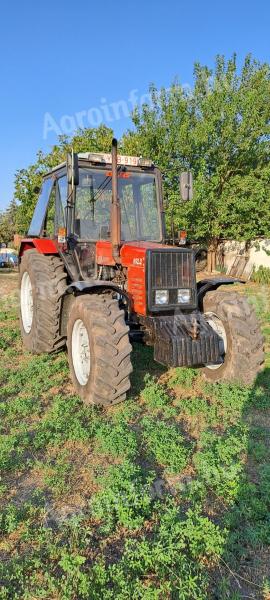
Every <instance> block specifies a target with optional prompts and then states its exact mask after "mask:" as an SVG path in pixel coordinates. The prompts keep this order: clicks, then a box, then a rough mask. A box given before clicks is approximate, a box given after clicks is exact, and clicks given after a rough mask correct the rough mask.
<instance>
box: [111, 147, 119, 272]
mask: <svg viewBox="0 0 270 600" xmlns="http://www.w3.org/2000/svg"><path fill="white" fill-rule="evenodd" d="M117 170H118V166H117V140H116V139H115V138H114V139H113V140H112V204H111V243H112V254H113V258H114V260H115V262H116V263H118V264H119V263H120V245H121V208H120V202H119V197H118V177H117V176H118V173H117Z"/></svg>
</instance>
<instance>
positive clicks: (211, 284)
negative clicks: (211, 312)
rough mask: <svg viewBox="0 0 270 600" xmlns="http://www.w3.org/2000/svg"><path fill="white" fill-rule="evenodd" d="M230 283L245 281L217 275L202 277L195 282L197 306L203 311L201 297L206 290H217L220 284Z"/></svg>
mask: <svg viewBox="0 0 270 600" xmlns="http://www.w3.org/2000/svg"><path fill="white" fill-rule="evenodd" d="M232 283H245V281H242V280H241V279H235V278H234V277H218V278H216V279H202V280H201V281H198V283H197V295H198V307H199V310H200V311H201V312H202V311H203V298H204V296H205V294H207V292H209V291H212V290H217V288H218V287H220V286H221V285H230V284H232Z"/></svg>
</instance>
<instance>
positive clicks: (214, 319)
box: [204, 312, 228, 370]
mask: <svg viewBox="0 0 270 600" xmlns="http://www.w3.org/2000/svg"><path fill="white" fill-rule="evenodd" d="M204 317H205V320H206V321H207V323H209V325H210V327H212V329H213V330H214V331H215V332H216V333H217V334H218V336H219V338H220V340H219V350H220V355H221V356H223V358H225V355H226V352H227V346H228V344H227V335H226V330H225V327H224V325H223V323H222V321H221V319H220V318H219V317H218V316H217V315H216V314H215V313H212V312H208V313H205V314H204ZM223 364H224V362H222V363H217V364H211V363H210V364H208V365H205V366H206V367H207V369H212V370H215V369H220V367H222V365H223Z"/></svg>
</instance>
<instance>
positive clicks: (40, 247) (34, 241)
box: [19, 238, 59, 259]
mask: <svg viewBox="0 0 270 600" xmlns="http://www.w3.org/2000/svg"><path fill="white" fill-rule="evenodd" d="M33 249H36V250H37V251H38V252H39V253H40V254H59V252H58V249H57V246H56V243H55V242H54V240H50V239H47V238H26V239H24V240H22V241H21V245H20V250H19V259H21V258H22V256H23V254H24V253H25V252H26V250H33Z"/></svg>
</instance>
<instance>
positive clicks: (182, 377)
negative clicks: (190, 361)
mask: <svg viewBox="0 0 270 600" xmlns="http://www.w3.org/2000/svg"><path fill="white" fill-rule="evenodd" d="M197 375H198V371H196V369H186V368H180V367H177V368H176V369H174V370H173V373H172V375H171V377H170V380H169V384H170V385H171V386H175V385H181V386H182V387H184V388H190V387H191V386H192V385H193V384H194V381H195V379H196V377H197Z"/></svg>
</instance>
